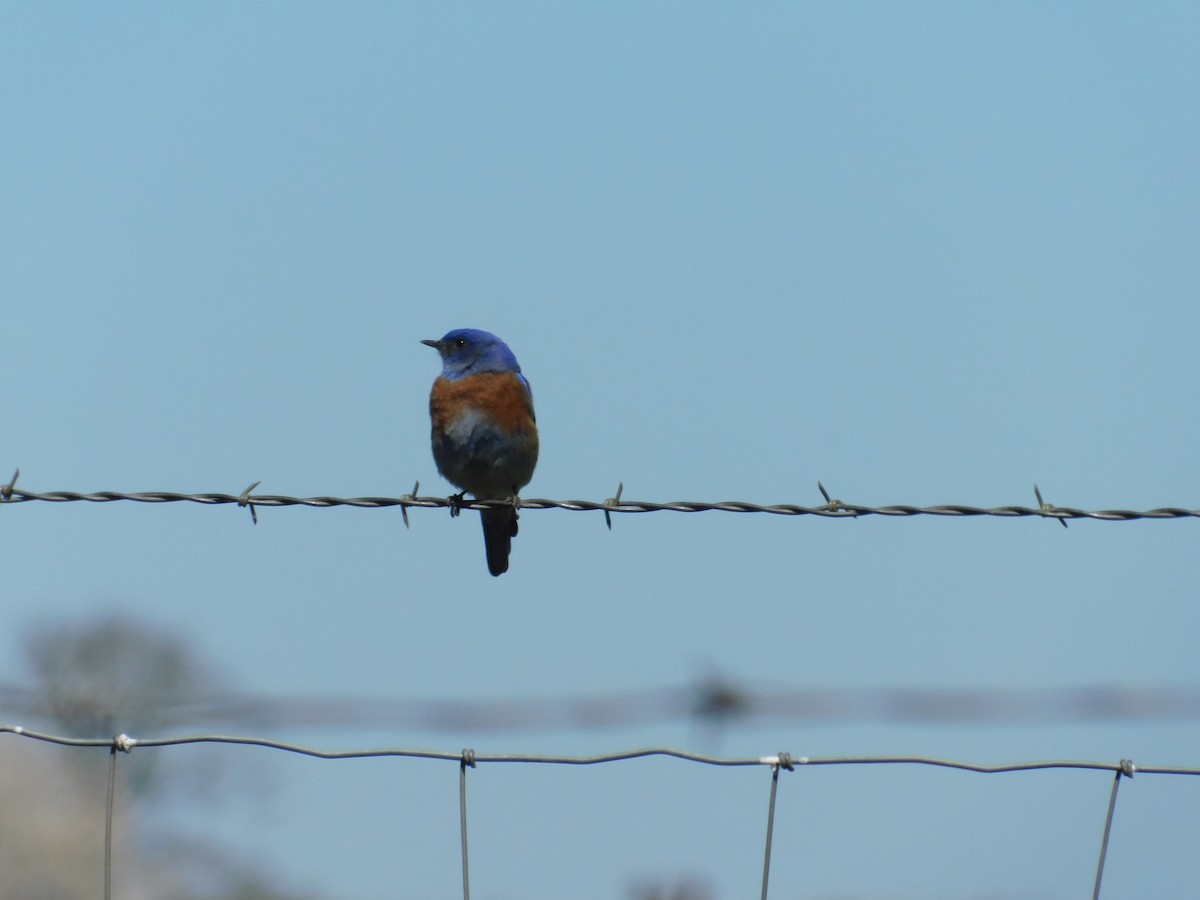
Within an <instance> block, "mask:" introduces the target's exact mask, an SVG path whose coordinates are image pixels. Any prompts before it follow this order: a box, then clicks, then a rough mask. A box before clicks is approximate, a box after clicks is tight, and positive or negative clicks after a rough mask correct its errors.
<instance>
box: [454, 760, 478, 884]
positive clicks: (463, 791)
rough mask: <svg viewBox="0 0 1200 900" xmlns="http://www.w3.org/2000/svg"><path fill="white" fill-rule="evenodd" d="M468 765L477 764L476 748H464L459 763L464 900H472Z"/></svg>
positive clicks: (459, 814)
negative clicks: (469, 860)
mask: <svg viewBox="0 0 1200 900" xmlns="http://www.w3.org/2000/svg"><path fill="white" fill-rule="evenodd" d="M467 766H471V767H472V768H474V766H475V751H474V750H470V749H467V750H464V751H463V752H462V759H461V760H459V763H458V822H459V832H460V834H461V838H462V870H463V900H471V865H470V863H469V862H468V857H467Z"/></svg>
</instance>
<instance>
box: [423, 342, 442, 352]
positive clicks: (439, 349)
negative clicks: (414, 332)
mask: <svg viewBox="0 0 1200 900" xmlns="http://www.w3.org/2000/svg"><path fill="white" fill-rule="evenodd" d="M421 343H422V344H424V345H425V346H426V347H432V348H433V349H434V350H436V351H437V352H438V353H441V352H442V342H441V341H430V340H424V341H421Z"/></svg>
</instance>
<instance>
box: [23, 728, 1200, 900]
mask: <svg viewBox="0 0 1200 900" xmlns="http://www.w3.org/2000/svg"><path fill="white" fill-rule="evenodd" d="M0 734H10V735H14V736H17V737H23V738H26V739H29V740H33V741H39V742H43V743H46V744H57V745H60V746H66V747H78V748H88V749H91V750H95V751H104V752H107V753H108V754H109V756H110V764H109V766H108V769H107V771H108V781H107V804H106V810H105V829H104V896H105V898H106V900H108V898H111V897H112V896H113V889H114V884H115V880H116V873H115V872H114V869H113V841H114V830H113V820H114V809H115V807H116V805H117V804H118V803H119V802H120V799H119V797H118V796H117V790H116V785H117V769H118V757H119V756H120V755H122V754H130V753H132V752H134V751H135V750H138V751H139V752H142V751H146V750H151V749H154V748H160V749H161V748H168V747H177V746H181V745H187V744H226V745H242V746H253V747H260V748H264V749H267V750H272V751H276V752H283V753H292V754H299V755H302V756H307V757H313V758H316V759H321V760H348V759H366V758H382V757H387V758H397V759H409V760H412V759H422V760H440V761H443V762H446V763H452V764H455V765H457V766H458V767H459V795H458V812H459V824H460V844H461V860H462V893H463V897H464V900H470V895H471V868H470V856H469V853H468V835H469V829H468V802H467V798H468V792H467V787H468V780H469V779H468V774H467V773H468V769H478V768H479V767H481V766H490V765H494V764H503V763H509V764H512V763H524V764H533V765H546V766H595V765H605V764H616V763H621V762H627V761H631V760H637V759H644V758H647V757H666V758H669V759H673V760H678V761H681V762H688V763H698V764H702V765H706V766H712V767H754V766H758V767H764V768H767V769H769V770H770V781H769V786H768V798H767V810H766V821H765V822H764V835H765V837H764V842H763V851H762V858H763V865H762V881H761V887H760V897H761V898H762V900H766V898H767V897H768V888H769V882H770V871H771V849H772V839H773V833H774V824H775V812H776V807H777V798H778V786H779V775H780V772H781V771H786V772H795V771H796V770H798V769H803V768H812V767H819V766H930V767H936V768H945V769H956V770H960V771H965V772H973V773H977V774H987V775H999V774H1004V773H1017V772H1030V771H1037V770H1048V769H1058V770H1083V771H1099V772H1111V773H1112V774H1113V779H1112V784H1111V789H1110V792H1109V799H1108V804H1107V807H1106V812H1105V820H1104V823H1103V827H1102V828H1101V827H1099V826H1098V827H1097V830H1098V832H1099V834H1100V836H1101V840H1100V847H1099V857H1098V861H1097V864H1096V870H1095V878H1094V881H1093V885H1092V897H1093V900H1096V898H1099V896H1100V887H1101V882H1102V880H1103V876H1104V865H1105V860H1106V857H1107V854H1108V846H1109V838H1110V835H1111V831H1112V824H1113V819H1114V815H1115V811H1116V802H1117V792H1118V788H1119V787H1120V783H1121V780H1122V778H1126V779H1132V778H1133V777H1134V775H1135V774H1138V775H1157V776H1171V775H1174V776H1197V775H1200V767H1191V766H1180V765H1145V766H1141V765H1136V766H1135V765H1134V763H1133V762H1132V761H1131V760H1128V759H1121V760H1118V761H1116V762H1105V761H1089V760H1072V759H1052V760H1034V761H1019V762H1011V763H999V764H989V763H978V762H971V761H966V760H956V759H942V758H937V757H926V756H824V757H818V756H813V757H808V756H793V755H792V754H790V753H787V752H780V753H773V754H768V755H764V756H749V757H723V756H711V755H706V754H700V753H692V752H689V751H686V750H680V749H676V748H672V747H642V748H638V749H633V750H624V751H618V752H613V753H600V754H595V755H591V756H556V755H540V754H509V753H480V752H477V751H476V750H474V749H471V748H468V749H464V750H461V751H457V752H454V751H440V750H422V749H415V748H406V747H377V748H364V749H332V750H331V749H322V748H319V747H313V746H306V745H301V744H293V743H286V742H282V741H277V740H272V739H270V738H266V737H255V736H236V735H220V734H199V735H176V736H168V737H159V738H133V737H130V736H129V735H126V734H119V735H116V736H115V737H113V738H75V737H68V736H63V735H56V734H49V733H45V732H39V731H32V730H29V729H26V728H23V727H21V726H18V725H0ZM477 777H478V776H477Z"/></svg>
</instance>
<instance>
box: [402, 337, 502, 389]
mask: <svg viewBox="0 0 1200 900" xmlns="http://www.w3.org/2000/svg"><path fill="white" fill-rule="evenodd" d="M421 343H422V344H425V345H426V346H428V347H432V348H433V349H435V350H436V351H437V352H438V353H440V354H441V356H442V376H443V377H444V378H448V379H449V380H450V381H457V380H458V379H459V378H463V377H465V376H467V375H478V374H479V373H480V372H515V373H517V374H520V372H521V367H520V366H519V365H517V358H516V357H515V356H513V352H512V351H511V350H509V349H508V345H507V344H506V343H504V341H502V340H500V338H498V337H496V336H495V335H494V334H490V333H489V332H486V331H480V330H479V329H478V328H458V329H455V330H454V331H450V332H447V334H446V336H445V337H443V338H442V339H441V340H440V341H429V340H426V341H421ZM521 380H522V381H524V378H522V379H521Z"/></svg>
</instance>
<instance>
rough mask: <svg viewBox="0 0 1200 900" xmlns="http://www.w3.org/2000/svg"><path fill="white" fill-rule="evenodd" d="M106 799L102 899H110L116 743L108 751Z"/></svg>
mask: <svg viewBox="0 0 1200 900" xmlns="http://www.w3.org/2000/svg"><path fill="white" fill-rule="evenodd" d="M108 756H109V763H108V801H107V803H106V804H105V808H104V900H112V838H113V794H114V793H115V790H116V783H117V745H116V742H114V743H113V745H112V747H110V748H109V751H108Z"/></svg>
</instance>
